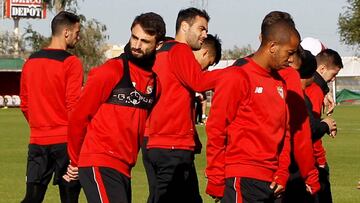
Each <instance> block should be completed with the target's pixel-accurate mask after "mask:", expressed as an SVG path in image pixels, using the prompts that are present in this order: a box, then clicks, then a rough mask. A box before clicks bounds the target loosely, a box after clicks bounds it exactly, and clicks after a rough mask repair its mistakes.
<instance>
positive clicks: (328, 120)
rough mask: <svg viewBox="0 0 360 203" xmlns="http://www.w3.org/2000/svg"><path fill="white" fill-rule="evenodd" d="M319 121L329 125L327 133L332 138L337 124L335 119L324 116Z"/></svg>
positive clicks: (335, 132)
mask: <svg viewBox="0 0 360 203" xmlns="http://www.w3.org/2000/svg"><path fill="white" fill-rule="evenodd" d="M321 122H325V123H326V124H327V125H328V126H329V135H330V137H332V138H335V137H336V134H337V126H336V121H335V120H334V119H333V118H330V117H326V118H324V119H323V120H321Z"/></svg>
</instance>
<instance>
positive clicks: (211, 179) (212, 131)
mask: <svg viewBox="0 0 360 203" xmlns="http://www.w3.org/2000/svg"><path fill="white" fill-rule="evenodd" d="M239 75H240V74H238V75H234V74H224V76H222V77H221V79H220V80H219V81H218V84H217V85H216V87H215V94H214V97H213V100H212V104H211V109H210V114H209V118H208V120H207V123H206V133H207V137H208V139H207V145H206V158H207V167H206V176H207V179H208V181H207V188H206V193H207V194H209V195H210V196H212V197H216V198H221V197H222V196H223V195H224V188H225V151H226V137H227V134H226V129H227V127H228V126H229V125H230V124H231V122H232V121H233V119H234V118H235V116H236V113H237V109H238V106H239V103H240V102H241V101H242V100H241V98H242V97H243V95H245V93H243V92H246V91H244V90H247V88H246V87H247V85H246V84H243V83H242V82H241V81H243V80H244V79H243V77H242V76H241V75H240V76H239ZM240 88H241V89H240ZM235 92H236V93H235ZM234 93H235V94H234Z"/></svg>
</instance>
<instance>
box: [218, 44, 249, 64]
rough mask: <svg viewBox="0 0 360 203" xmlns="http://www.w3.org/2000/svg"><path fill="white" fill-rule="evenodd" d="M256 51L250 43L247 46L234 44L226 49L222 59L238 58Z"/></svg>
mask: <svg viewBox="0 0 360 203" xmlns="http://www.w3.org/2000/svg"><path fill="white" fill-rule="evenodd" d="M252 53H254V49H252V48H251V45H250V44H248V45H247V46H243V47H241V48H240V47H238V46H236V45H235V46H234V47H233V48H232V49H225V50H224V51H223V53H222V57H221V59H223V60H231V59H238V58H241V57H244V56H247V55H250V54H252Z"/></svg>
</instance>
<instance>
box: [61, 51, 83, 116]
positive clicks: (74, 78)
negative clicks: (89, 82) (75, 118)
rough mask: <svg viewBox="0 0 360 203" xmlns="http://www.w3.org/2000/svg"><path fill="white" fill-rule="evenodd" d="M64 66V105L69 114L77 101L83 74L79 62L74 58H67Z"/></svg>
mask: <svg viewBox="0 0 360 203" xmlns="http://www.w3.org/2000/svg"><path fill="white" fill-rule="evenodd" d="M66 65H67V70H66V78H65V80H66V91H65V94H66V95H65V104H66V108H67V110H68V112H70V111H71V110H72V108H74V105H75V104H76V102H77V101H78V99H79V96H80V92H81V86H82V83H83V77H84V73H83V68H82V64H81V61H80V60H79V59H78V58H77V57H75V56H72V57H69V59H68V61H67V64H66Z"/></svg>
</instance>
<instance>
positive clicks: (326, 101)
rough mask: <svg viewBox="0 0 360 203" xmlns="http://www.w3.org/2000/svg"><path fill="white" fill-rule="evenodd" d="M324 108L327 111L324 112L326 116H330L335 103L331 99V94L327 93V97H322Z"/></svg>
mask: <svg viewBox="0 0 360 203" xmlns="http://www.w3.org/2000/svg"><path fill="white" fill-rule="evenodd" d="M324 106H325V107H326V109H327V111H326V115H327V116H330V115H331V114H332V113H333V112H334V109H335V106H336V104H335V101H334V98H333V97H332V94H331V93H328V94H327V95H325V97H324Z"/></svg>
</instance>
